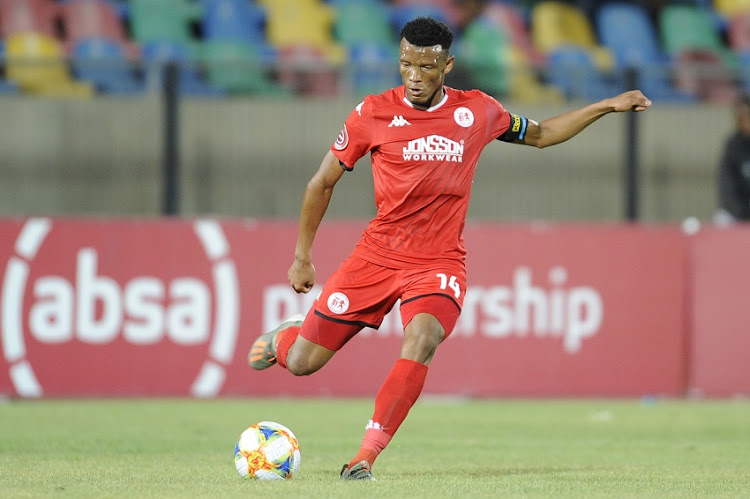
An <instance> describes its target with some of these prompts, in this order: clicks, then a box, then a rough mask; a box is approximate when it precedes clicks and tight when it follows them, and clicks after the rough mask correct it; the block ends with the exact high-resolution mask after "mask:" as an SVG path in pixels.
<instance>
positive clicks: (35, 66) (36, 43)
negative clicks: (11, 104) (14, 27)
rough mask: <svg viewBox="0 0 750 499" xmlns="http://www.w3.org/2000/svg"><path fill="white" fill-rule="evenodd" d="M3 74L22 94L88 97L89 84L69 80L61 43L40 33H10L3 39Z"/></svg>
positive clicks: (92, 89) (89, 91)
mask: <svg viewBox="0 0 750 499" xmlns="http://www.w3.org/2000/svg"><path fill="white" fill-rule="evenodd" d="M6 64H7V66H6V75H7V78H8V79H9V80H11V81H13V82H15V83H16V84H17V85H18V87H19V88H20V89H21V90H23V91H24V92H26V93H29V94H34V95H40V96H50V97H90V96H92V95H93V93H94V88H93V86H92V85H91V84H90V83H84V82H77V81H74V80H73V79H72V78H71V75H70V72H69V70H68V67H67V61H66V58H65V54H64V52H63V47H62V44H61V43H60V42H59V41H58V40H57V39H55V38H52V37H51V36H49V35H46V34H44V33H33V32H21V33H14V34H12V35H10V36H9V37H8V38H7V39H6Z"/></svg>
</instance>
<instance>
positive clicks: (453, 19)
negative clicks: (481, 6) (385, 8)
mask: <svg viewBox="0 0 750 499" xmlns="http://www.w3.org/2000/svg"><path fill="white" fill-rule="evenodd" d="M391 3H392V5H393V6H394V7H396V8H402V7H417V9H415V10H413V11H412V12H413V13H414V14H415V15H421V14H419V12H420V10H419V8H420V7H429V8H430V9H433V12H439V14H438V15H439V16H440V17H436V19H439V20H441V21H443V22H445V23H446V24H447V25H448V26H451V27H452V28H456V27H457V26H459V25H460V24H462V21H463V20H464V19H463V13H462V10H461V6H460V5H459V2H455V1H454V0H392V2H391ZM422 12H425V13H428V11H426V10H423V11H422ZM398 29H401V27H400V26H399V28H398Z"/></svg>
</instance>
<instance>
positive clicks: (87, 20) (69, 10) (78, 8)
mask: <svg viewBox="0 0 750 499" xmlns="http://www.w3.org/2000/svg"><path fill="white" fill-rule="evenodd" d="M59 5H60V7H59V16H60V20H61V22H62V27H63V32H64V39H65V41H66V42H67V44H68V47H69V50H73V49H74V47H75V45H76V44H77V43H78V42H81V41H84V40H108V41H110V42H112V43H114V44H116V45H118V46H119V47H120V48H121V49H122V52H123V53H124V54H125V55H126V56H127V57H133V58H136V57H138V55H139V51H138V46H137V45H136V44H135V43H133V42H132V41H131V40H130V39H128V37H127V34H126V33H125V25H124V23H123V22H122V19H120V14H119V12H118V10H117V8H116V7H115V5H113V4H112V3H110V2H107V1H106V0H68V1H65V2H61V3H60V4H59Z"/></svg>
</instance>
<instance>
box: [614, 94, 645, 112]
mask: <svg viewBox="0 0 750 499" xmlns="http://www.w3.org/2000/svg"><path fill="white" fill-rule="evenodd" d="M611 105H612V108H613V110H614V111H615V112H618V113H622V112H625V111H645V110H646V109H648V107H649V106H650V105H651V100H650V99H649V98H648V97H646V96H645V95H643V93H642V92H641V91H640V90H630V91H628V92H624V93H621V94H620V95H618V96H616V97H613V98H612V102H611Z"/></svg>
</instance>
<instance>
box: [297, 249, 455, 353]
mask: <svg viewBox="0 0 750 499" xmlns="http://www.w3.org/2000/svg"><path fill="white" fill-rule="evenodd" d="M465 294H466V268H465V266H464V265H463V263H462V262H447V263H437V262H436V263H434V264H431V265H430V266H424V267H420V268H418V269H391V268H387V267H381V266H380V265H376V264H374V263H370V262H368V261H366V260H363V259H362V258H360V257H358V256H350V257H349V258H348V259H346V260H345V261H344V263H342V264H341V267H339V269H338V270H336V272H334V273H333V275H331V277H330V278H329V279H328V281H327V282H326V284H325V286H324V287H323V291H321V293H320V296H318V298H317V300H316V301H315V303H314V304H313V308H312V310H310V313H309V314H308V315H307V318H306V319H305V322H304V324H303V325H302V329H301V330H300V334H301V335H302V337H304V338H306V339H308V340H310V341H312V342H313V343H316V344H318V345H321V346H324V347H326V348H328V349H329V350H334V351H336V350H339V349H341V347H342V346H344V344H345V343H346V342H347V341H349V340H350V339H351V338H352V337H353V336H354V335H355V334H357V333H358V332H359V331H360V330H361V329H362V328H365V327H370V328H373V329H377V328H378V327H379V326H380V324H381V323H382V322H383V317H384V316H385V314H387V313H388V312H389V311H390V310H391V308H392V307H393V305H395V304H396V302H397V301H398V300H401V305H400V308H401V321H402V323H403V326H404V328H406V325H407V324H409V322H410V321H411V320H412V318H414V316H415V315H417V314H419V313H427V314H431V315H434V316H435V317H436V318H437V319H438V321H440V324H441V325H442V326H443V329H445V337H446V338H447V337H448V335H450V334H451V332H452V331H453V328H454V327H455V325H456V321H457V320H458V316H459V314H460V313H461V306H462V305H463V301H464V295H465Z"/></svg>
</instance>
